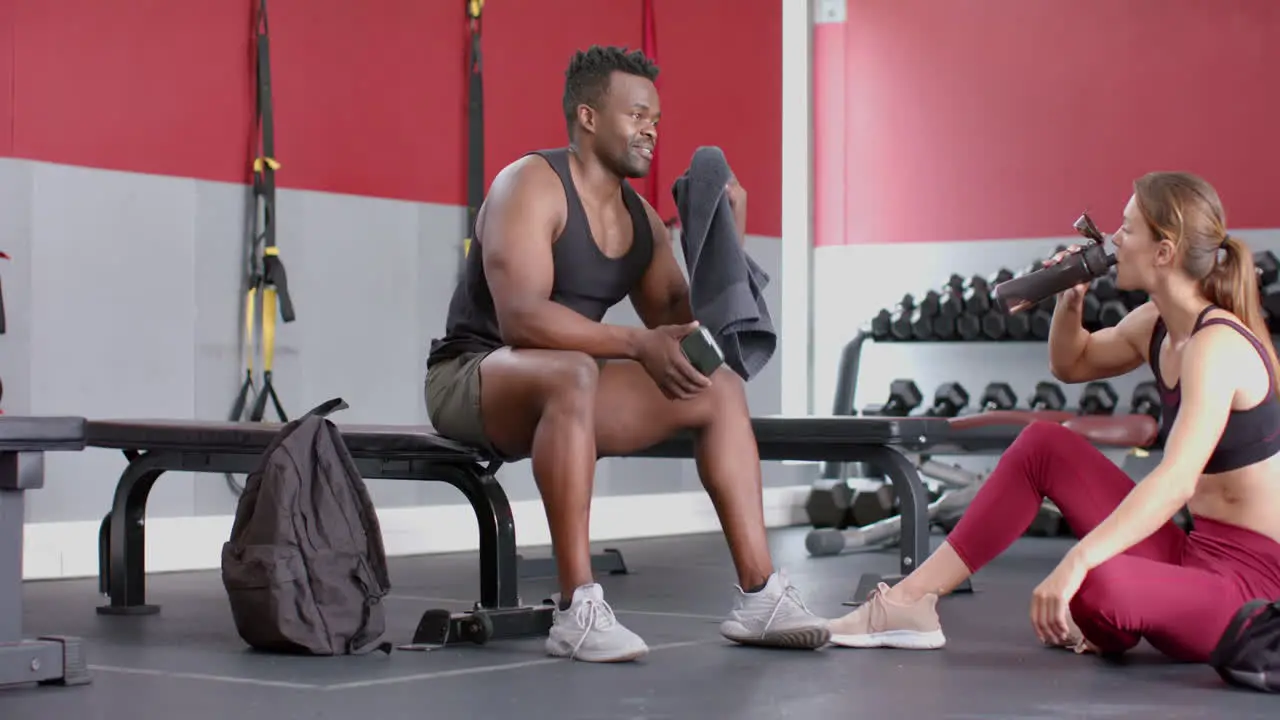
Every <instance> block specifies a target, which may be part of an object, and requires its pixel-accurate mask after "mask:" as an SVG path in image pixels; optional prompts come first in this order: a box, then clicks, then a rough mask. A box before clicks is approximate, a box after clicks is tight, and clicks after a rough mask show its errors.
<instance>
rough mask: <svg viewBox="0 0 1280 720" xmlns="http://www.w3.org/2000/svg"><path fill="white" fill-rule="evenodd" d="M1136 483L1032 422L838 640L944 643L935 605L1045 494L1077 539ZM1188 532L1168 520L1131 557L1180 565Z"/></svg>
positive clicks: (838, 627)
mask: <svg viewBox="0 0 1280 720" xmlns="http://www.w3.org/2000/svg"><path fill="white" fill-rule="evenodd" d="M1133 486H1134V483H1133V480H1132V479H1131V478H1130V477H1129V476H1128V475H1127V474H1125V472H1124V471H1123V470H1121V469H1120V468H1119V467H1118V466H1117V465H1116V464H1115V463H1114V462H1112V461H1111V460H1110V459H1108V458H1107V457H1106V456H1105V455H1103V454H1102V453H1101V452H1100V451H1099V450H1098V449H1097V448H1096V447H1094V446H1093V445H1092V444H1091V443H1089V442H1088V441H1087V440H1085V439H1084V438H1083V437H1082V436H1080V435H1079V434H1078V433H1076V432H1073V431H1072V430H1069V429H1067V428H1065V427H1062V426H1061V425H1058V424H1056V423H1046V422H1037V423H1032V424H1031V425H1028V426H1027V427H1026V428H1025V429H1024V430H1023V431H1022V433H1021V434H1019V435H1018V439H1017V440H1015V441H1014V442H1013V444H1012V445H1010V446H1009V449H1008V450H1006V451H1005V452H1004V454H1003V455H1002V456H1001V458H1000V461H999V462H998V463H997V464H996V467H995V469H994V470H993V471H992V472H991V475H990V476H989V477H988V478H987V479H986V481H985V482H984V483H983V486H982V488H981V489H979V491H978V493H977V494H976V496H975V497H974V499H973V502H972V503H971V504H970V506H969V507H968V508H967V509H966V510H965V513H964V516H963V517H962V518H961V519H960V522H959V523H958V524H957V525H956V527H955V529H953V530H952V531H951V532H950V533H949V534H948V536H947V540H946V542H944V543H942V545H941V546H940V547H939V548H938V550H937V551H935V552H934V553H933V554H932V555H930V556H929V558H928V559H926V560H925V561H924V562H923V563H921V564H920V567H918V568H916V569H915V570H914V571H913V572H912V573H911V574H910V575H908V576H907V577H905V578H903V580H902V582H900V583H898V584H897V585H895V586H894V587H892V588H888V587H881V588H880V589H879V590H878V591H877V592H876V593H873V597H871V598H869V599H868V601H867V602H866V603H865V604H863V605H861V606H859V607H858V609H856V610H854V611H853V612H851V613H849V614H848V615H846V616H844V617H843V618H840V619H838V620H833V621H832V622H831V631H832V642H833V643H835V644H837V645H845V646H849V647H881V646H891V647H912V648H921V647H929V648H931V647H941V646H942V644H944V643H945V639H944V638H943V637H942V631H941V627H940V626H939V625H938V622H937V613H936V612H935V610H934V603H935V602H936V600H937V597H938V596H940V595H945V594H947V593H949V592H951V591H952V590H953V589H955V587H956V586H957V585H959V584H960V583H961V582H962V581H963V580H964V579H965V578H967V577H969V576H970V575H971V574H973V573H974V572H977V571H978V570H979V569H980V568H982V567H983V566H984V565H986V564H987V563H988V562H990V561H991V560H992V559H993V558H995V557H996V556H997V555H999V554H1000V553H1001V552H1003V551H1004V550H1005V549H1006V548H1008V547H1009V546H1010V545H1012V544H1013V542H1014V541H1015V540H1017V539H1018V538H1019V537H1021V536H1022V535H1023V534H1024V533H1025V532H1026V530H1027V528H1028V527H1030V525H1031V522H1032V520H1034V519H1035V516H1036V513H1037V512H1038V511H1039V510H1040V506H1041V503H1042V502H1043V500H1044V498H1046V497H1047V498H1049V499H1050V500H1052V501H1053V502H1054V504H1055V505H1057V506H1058V508H1059V509H1060V510H1061V511H1062V515H1063V519H1064V520H1066V522H1067V525H1068V526H1069V527H1070V528H1071V529H1072V532H1074V533H1075V534H1076V536H1077V537H1079V536H1082V535H1084V534H1086V533H1088V532H1089V531H1090V530H1092V529H1093V528H1094V527H1095V526H1096V525H1097V524H1098V523H1100V522H1102V520H1103V519H1105V518H1106V517H1107V516H1108V515H1109V514H1111V512H1112V511H1113V510H1115V508H1116V506H1117V505H1119V504H1120V502H1121V501H1122V500H1123V499H1124V498H1125V496H1126V495H1128V493H1129V492H1130V491H1131V490H1132V489H1133ZM1185 540H1186V534H1185V533H1184V532H1183V531H1182V530H1181V529H1180V528H1178V526H1176V525H1174V524H1173V522H1172V521H1170V522H1169V523H1167V524H1166V525H1165V526H1164V527H1163V528H1161V529H1160V530H1158V531H1157V532H1156V533H1154V534H1153V535H1151V536H1150V537H1148V538H1147V539H1145V540H1143V541H1142V542H1141V543H1139V544H1137V545H1135V546H1134V547H1133V548H1131V549H1130V550H1129V552H1128V553H1127V554H1129V555H1133V556H1137V557H1145V558H1149V559H1151V560H1156V561H1161V562H1177V561H1178V559H1179V558H1180V557H1181V555H1182V547H1183V544H1184V543H1185Z"/></svg>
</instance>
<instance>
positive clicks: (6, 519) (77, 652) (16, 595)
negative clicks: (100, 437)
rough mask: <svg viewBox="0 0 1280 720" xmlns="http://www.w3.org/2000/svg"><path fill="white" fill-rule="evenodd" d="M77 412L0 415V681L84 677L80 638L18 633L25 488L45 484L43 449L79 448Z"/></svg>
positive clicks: (70, 681) (69, 681) (81, 434)
mask: <svg viewBox="0 0 1280 720" xmlns="http://www.w3.org/2000/svg"><path fill="white" fill-rule="evenodd" d="M84 439H85V421H84V418H78V417H17V416H13V415H7V416H0V686H6V685H21V684H27V683H38V684H40V685H84V684H86V683H88V682H89V680H90V677H89V670H88V667H87V665H86V663H85V656H84V650H83V646H82V644H81V641H80V639H79V638H74V637H66V636H43V637H39V638H36V639H34V640H26V639H23V636H22V540H23V525H24V523H25V521H26V514H25V509H24V499H25V498H24V493H25V492H26V491H27V490H37V489H39V488H41V487H43V486H44V453H45V452H51V451H57V450H71V451H79V450H81V449H83V448H84Z"/></svg>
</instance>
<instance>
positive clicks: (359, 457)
mask: <svg viewBox="0 0 1280 720" xmlns="http://www.w3.org/2000/svg"><path fill="white" fill-rule="evenodd" d="M842 420H843V421H849V422H850V423H852V424H849V425H847V428H848V430H850V431H852V430H853V429H854V428H855V427H857V426H859V425H860V426H862V428H866V427H877V428H885V433H886V434H892V435H894V436H895V437H899V438H903V439H902V440H899V441H898V442H873V441H871V440H870V439H865V438H864V439H861V440H858V439H849V438H847V437H843V436H842V433H841V432H840V426H843V425H845V424H844V423H841V422H840V421H842ZM833 421H834V422H836V425H837V426H836V427H829V428H828V429H827V430H826V431H825V432H822V433H820V435H814V434H812V433H809V432H794V430H793V431H791V432H784V431H783V428H784V427H785V426H786V425H788V424H794V423H822V422H827V423H830V422H833ZM752 422H753V425H754V427H755V431H756V439H757V445H758V449H759V454H760V459H761V460H762V461H767V460H792V461H813V462H823V461H825V462H869V463H874V464H875V465H876V466H877V467H879V468H881V469H882V471H883V472H884V473H885V475H886V476H887V477H888V478H889V480H890V482H891V483H892V485H893V487H894V489H895V490H896V492H897V495H898V498H899V502H900V504H901V516H902V538H901V542H900V543H899V569H900V572H901V575H897V576H881V575H878V574H874V573H867V574H864V575H863V576H862V577H861V578H860V580H859V583H858V588H859V589H858V591H857V592H856V593H855V596H856V597H860V598H861V597H865V596H866V592H868V591H869V590H870V589H871V588H874V587H875V586H876V584H877V583H879V582H881V581H884V582H888V583H891V584H892V583H893V582H896V581H897V580H898V579H900V578H901V577H902V576H905V575H906V574H907V573H909V572H911V571H912V570H914V569H915V567H916V566H917V565H918V564H919V563H920V562H921V561H923V560H924V558H925V557H927V556H928V554H929V519H928V504H929V497H928V492H927V489H926V488H925V486H924V484H923V483H922V482H921V479H920V475H919V474H918V472H917V470H916V468H915V466H914V465H913V464H912V463H911V461H910V460H908V458H907V457H906V456H905V455H904V454H903V453H904V452H910V451H912V450H918V449H921V448H923V447H926V446H929V445H931V444H934V443H935V442H940V441H942V440H943V439H944V434H945V432H946V430H947V426H946V422H945V421H943V420H937V419H914V418H912V419H899V418H893V419H890V418H876V419H874V420H872V421H868V420H867V419H863V418H839V419H836V418H756V419H753V421H752ZM338 427H339V429H340V430H341V429H342V426H341V425H339V426H338ZM812 427H814V428H817V427H819V426H817V425H812ZM890 428H892V430H893V432H892V433H890V430H889V429H890ZM413 430H415V429H414V428H406V432H411V431H413ZM863 431H864V432H865V429H864V430H863ZM89 444H90V446H96V447H107V448H111V449H116V450H121V449H122V447H123V446H127V445H129V443H121V442H118V441H114V440H113V441H112V442H110V443H106V444H102V445H95V444H94V442H93V440H92V433H91V439H90V442H89ZM123 452H124V454H125V456H126V458H128V460H129V464H128V466H127V467H126V468H125V470H124V472H123V473H122V474H121V477H120V479H119V482H118V483H117V486H116V492H115V497H114V501H113V503H112V508H111V512H110V513H109V514H108V515H107V516H106V517H105V518H104V519H103V521H102V526H101V530H100V533H99V589H100V590H101V592H102V593H103V594H104V595H106V596H107V597H108V598H109V602H108V603H107V604H105V605H102V606H99V607H98V608H97V611H98V613H99V614H102V615H145V614H153V613H156V612H159V606H158V605H154V604H149V603H148V602H147V597H146V552H145V550H146V529H145V523H144V520H145V515H146V504H147V498H148V496H149V494H150V492H151V488H152V487H153V486H154V485H155V482H156V480H158V479H159V478H160V476H161V475H162V474H164V473H165V472H167V471H184V472H194V473H219V474H226V473H239V474H243V473H249V472H251V471H253V470H254V469H256V468H257V467H258V466H259V464H260V462H261V458H262V448H260V447H246V448H244V449H243V450H238V449H234V448H227V447H218V448H207V449H202V448H199V447H195V446H194V445H193V446H190V447H185V448H184V447H168V446H166V447H157V448H146V447H145V444H144V443H138V444H135V445H134V446H133V447H132V448H131V449H124V450H123ZM351 454H352V457H353V458H354V460H355V463H356V467H357V468H358V469H359V471H360V474H361V475H362V476H363V477H364V478H366V479H397V480H416V481H426V482H446V483H449V484H450V485H453V486H454V487H456V488H458V490H460V491H461V492H462V494H463V495H464V496H465V497H466V498H467V501H468V502H469V503H470V505H471V507H472V509H473V510H474V511H475V515H476V522H477V525H478V531H479V535H480V542H479V555H480V600H479V601H478V602H477V603H476V604H475V607H474V608H473V610H472V611H470V612H464V613H451V614H449V618H450V622H449V624H448V626H447V628H446V629H443V630H442V629H440V628H439V627H438V625H439V617H440V613H445V612H447V611H442V610H428V611H427V612H426V613H425V614H424V616H423V620H422V622H421V623H420V625H419V633H418V637H415V640H414V643H415V644H424V643H426V642H428V640H427V639H426V637H427V636H436V637H432V638H431V642H433V644H451V643H458V642H485V641H487V640H489V639H501V638H513V637H527V636H535V635H545V634H546V633H547V632H548V631H549V629H550V624H551V616H552V612H553V611H554V607H553V606H551V605H548V604H546V603H538V604H526V603H524V602H523V600H522V599H521V597H520V594H519V587H518V584H519V576H520V572H519V567H518V562H519V560H518V556H517V553H516V533H515V521H514V518H513V516H512V513H511V504H510V501H509V500H508V498H507V494H506V492H505V491H504V490H503V488H502V485H501V484H500V483H499V482H498V480H497V478H496V477H495V472H496V471H497V469H498V468H499V467H500V465H501V463H499V462H497V461H492V462H488V463H484V462H483V461H477V460H476V458H475V457H474V456H467V455H461V454H459V455H457V456H456V457H450V454H449V452H448V451H445V450H434V451H424V452H422V453H420V454H417V455H415V454H413V453H410V452H405V451H401V452H398V453H395V454H393V456H391V457H387V456H383V455H380V454H377V453H372V452H365V451H362V450H359V449H357V448H353V449H351ZM630 457H665V458H690V457H693V441H692V438H691V437H689V436H687V435H686V436H678V437H675V438H673V439H671V440H670V441H667V442H664V443H661V444H659V445H656V446H654V447H652V448H649V449H647V450H645V451H641V452H638V453H634V454H631V455H630ZM480 615H482V616H483V623H482V624H483V625H484V629H483V631H482V632H479V633H477V631H476V623H475V622H473V621H474V620H475V618H476V616H480ZM433 624H434V625H435V626H436V627H434V628H427V627H426V626H428V625H433ZM478 635H479V636H478Z"/></svg>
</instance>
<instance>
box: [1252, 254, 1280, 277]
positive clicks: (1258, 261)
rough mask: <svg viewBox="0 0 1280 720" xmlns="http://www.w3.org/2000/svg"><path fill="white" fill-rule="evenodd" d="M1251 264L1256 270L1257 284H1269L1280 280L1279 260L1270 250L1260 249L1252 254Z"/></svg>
mask: <svg viewBox="0 0 1280 720" xmlns="http://www.w3.org/2000/svg"><path fill="white" fill-rule="evenodd" d="M1253 266H1254V268H1256V269H1257V272H1258V284H1259V285H1270V284H1271V283H1273V282H1276V281H1277V280H1280V260H1277V259H1276V255H1275V253H1273V252H1271V251H1270V250H1261V251H1259V252H1256V253H1254V254H1253Z"/></svg>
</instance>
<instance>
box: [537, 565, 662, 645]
mask: <svg viewBox="0 0 1280 720" xmlns="http://www.w3.org/2000/svg"><path fill="white" fill-rule="evenodd" d="M551 600H552V602H554V603H555V604H556V610H555V613H554V615H553V616H552V624H551V633H550V634H549V635H548V636H547V654H548V655H552V656H554V657H567V658H570V659H573V660H582V661H584V662H627V661H630V660H638V659H640V658H642V657H644V656H645V655H647V654H648V653H649V646H647V645H645V642H644V640H642V639H641V638H640V636H639V635H636V634H635V633H633V632H631V631H630V630H628V629H627V628H625V627H623V626H622V624H621V623H619V622H618V619H617V617H616V616H614V614H613V608H611V607H609V603H607V602H605V601H604V588H602V587H600V585H599V584H597V583H591V584H590V585H583V586H582V587H580V588H578V589H576V590H574V591H573V602H571V603H570V604H569V609H568V610H561V609H560V594H559V593H556V594H555V595H553V596H552V598H551Z"/></svg>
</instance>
